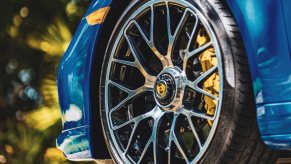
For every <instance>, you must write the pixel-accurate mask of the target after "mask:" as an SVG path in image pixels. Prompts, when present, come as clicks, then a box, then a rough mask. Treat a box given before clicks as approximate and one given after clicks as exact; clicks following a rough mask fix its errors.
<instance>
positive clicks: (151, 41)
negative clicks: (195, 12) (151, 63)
mask: <svg viewBox="0 0 291 164" xmlns="http://www.w3.org/2000/svg"><path fill="white" fill-rule="evenodd" d="M151 15H152V16H151V27H150V38H149V39H148V38H147V36H146V34H145V32H144V31H143V30H142V28H141V26H140V25H139V24H138V22H137V21H135V20H133V21H132V22H131V24H134V26H135V27H136V28H137V29H138V32H139V33H140V35H141V36H142V38H143V40H144V41H145V42H146V44H147V46H148V47H149V48H150V49H151V50H152V52H153V53H154V54H155V56H156V57H157V58H158V59H160V61H161V63H162V65H163V67H166V66H169V61H168V59H166V58H165V56H163V55H162V54H161V53H160V52H159V51H158V49H157V48H156V47H155V44H154V10H153V6H152V7H151ZM126 36H127V35H126ZM127 38H128V36H127ZM129 44H131V43H129Z"/></svg>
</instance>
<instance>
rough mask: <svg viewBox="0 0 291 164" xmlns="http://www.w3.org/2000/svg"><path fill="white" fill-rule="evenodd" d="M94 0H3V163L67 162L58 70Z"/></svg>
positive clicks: (0, 38) (0, 44)
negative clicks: (59, 141)
mask: <svg viewBox="0 0 291 164" xmlns="http://www.w3.org/2000/svg"><path fill="white" fill-rule="evenodd" d="M88 4H89V0H50V1H47V0H22V1H17V0H5V1H0V11H1V14H0V20H1V21H0V49H1V51H0V113H1V114H0V163H16V164H18V163H20V164H22V163H25V164H30V163H38V164H39V163H68V161H67V160H66V159H65V157H64V155H63V154H62V153H61V152H60V151H59V150H57V149H56V148H55V139H56V137H57V135H58V134H59V133H60V131H61V119H60V110H59V105H58V96H57V87H56V74H57V66H58V63H59V61H60V58H61V56H62V55H63V53H64V51H65V50H66V48H67V47H68V45H69V43H70V41H71V39H72V34H73V33H74V31H75V30H76V28H77V25H78V24H79V21H80V19H81V18H82V15H83V14H84V12H85V10H86V8H87V7H88Z"/></svg>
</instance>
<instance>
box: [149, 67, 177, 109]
mask: <svg viewBox="0 0 291 164" xmlns="http://www.w3.org/2000/svg"><path fill="white" fill-rule="evenodd" d="M180 86H181V73H180V71H179V70H178V69H176V68H166V69H164V70H163V71H162V72H161V73H160V74H159V75H158V78H157V80H156V82H155V86H154V96H155V99H156V102H157V104H158V105H159V106H160V107H162V108H163V109H165V110H176V108H175V107H177V106H178V105H179V102H180V97H181V94H180V93H181V87H180Z"/></svg>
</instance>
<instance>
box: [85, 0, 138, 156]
mask: <svg viewBox="0 0 291 164" xmlns="http://www.w3.org/2000/svg"><path fill="white" fill-rule="evenodd" d="M131 1H132V0H113V1H111V2H110V5H109V6H110V11H109V13H108V15H107V17H106V20H105V21H104V23H103V24H102V27H101V30H100V33H99V34H100V35H99V36H98V38H100V39H99V40H98V41H96V43H95V44H94V45H95V46H94V50H93V53H92V54H93V57H92V60H91V61H92V67H91V69H92V73H91V80H90V81H91V82H92V83H91V85H90V87H91V91H92V92H91V95H90V99H91V100H90V102H91V112H90V113H91V117H92V128H91V131H92V141H91V142H92V150H93V151H94V152H93V157H94V158H96V159H105V158H110V155H109V152H108V151H107V149H106V141H105V139H104V136H103V133H100V132H101V131H103V130H102V125H101V120H100V112H99V110H98V111H96V110H95V109H99V95H98V90H99V80H100V75H101V67H102V65H103V59H104V54H105V51H106V48H107V44H108V41H109V39H110V37H111V33H112V31H113V30H114V28H115V25H116V23H117V21H118V19H119V18H120V16H121V14H122V13H123V11H124V10H125V9H126V7H127V6H128V5H129V3H130V2H131ZM100 147H104V149H106V150H101V149H100Z"/></svg>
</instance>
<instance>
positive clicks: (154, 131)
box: [138, 106, 164, 163]
mask: <svg viewBox="0 0 291 164" xmlns="http://www.w3.org/2000/svg"><path fill="white" fill-rule="evenodd" d="M153 111H154V113H153V115H152V117H153V119H154V125H153V129H152V134H151V136H150V138H149V140H148V141H147V144H146V146H145V148H144V150H143V152H142V155H141V157H140V160H139V162H138V163H140V162H141V160H142V159H143V158H144V155H145V153H146V151H147V150H148V147H149V145H150V144H151V143H153V155H154V163H157V162H158V160H157V159H158V156H157V151H158V150H157V148H158V144H157V132H158V124H159V121H160V118H161V117H162V116H163V115H164V112H162V111H161V110H160V109H159V107H157V106H156V107H155V108H154V110H153Z"/></svg>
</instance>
